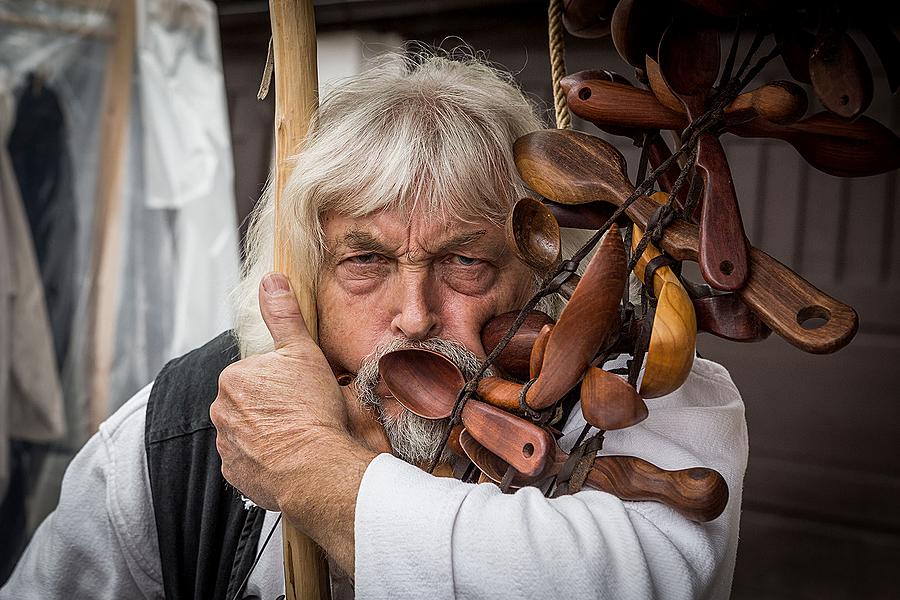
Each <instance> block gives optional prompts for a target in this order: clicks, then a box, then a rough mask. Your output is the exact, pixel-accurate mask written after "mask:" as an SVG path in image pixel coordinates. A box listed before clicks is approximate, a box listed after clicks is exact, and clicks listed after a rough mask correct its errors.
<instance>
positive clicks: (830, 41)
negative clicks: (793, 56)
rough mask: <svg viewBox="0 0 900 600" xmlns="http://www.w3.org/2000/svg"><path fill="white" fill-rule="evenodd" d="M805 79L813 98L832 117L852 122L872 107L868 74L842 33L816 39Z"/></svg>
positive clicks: (855, 48) (828, 33)
mask: <svg viewBox="0 0 900 600" xmlns="http://www.w3.org/2000/svg"><path fill="white" fill-rule="evenodd" d="M809 77H810V80H811V81H812V87H813V90H814V91H815V92H816V96H818V97H819V100H821V101H822V104H823V105H824V106H825V108H827V109H828V110H830V111H831V112H833V113H834V114H836V115H839V116H841V117H844V118H846V119H855V118H856V117H858V116H859V115H861V114H862V113H863V112H865V110H866V109H867V108H869V105H870V104H871V103H872V95H873V91H874V83H873V81H872V71H871V70H870V69H869V66H868V64H866V58H865V56H863V53H862V51H861V50H860V49H859V47H858V46H857V45H856V43H855V42H854V41H853V39H852V38H851V37H850V36H849V35H848V34H847V32H845V31H841V30H839V29H827V30H825V31H823V32H821V33H820V34H819V35H818V36H817V37H816V45H815V46H814V47H813V50H812V53H811V54H810V55H809Z"/></svg>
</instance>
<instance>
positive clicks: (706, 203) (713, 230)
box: [659, 22, 750, 291]
mask: <svg viewBox="0 0 900 600" xmlns="http://www.w3.org/2000/svg"><path fill="white" fill-rule="evenodd" d="M719 61H720V48H719V34H718V32H717V31H716V30H714V29H699V30H697V29H693V28H687V27H685V26H683V25H682V24H681V23H680V22H675V23H672V24H671V25H669V27H668V28H667V29H666V32H665V33H664V34H663V37H662V39H661V40H660V42H659V69H660V72H661V73H662V75H663V78H664V79H665V81H666V84H668V86H669V89H671V90H672V92H673V93H674V94H675V95H676V96H677V97H678V99H679V100H681V103H682V104H683V105H684V108H685V110H686V111H687V115H688V119H689V120H690V121H691V122H695V121H696V120H697V119H698V118H700V116H701V115H702V114H703V113H704V111H705V110H706V97H707V94H708V93H709V90H710V89H711V88H712V86H713V85H715V83H716V78H717V77H718V75H719ZM696 168H697V172H698V173H699V174H700V176H701V177H702V178H703V200H702V206H701V212H700V257H699V261H698V262H699V264H700V271H701V273H702V274H703V278H704V279H705V280H706V281H707V283H709V284H710V285H711V286H713V287H714V288H717V289H720V290H726V291H735V290H739V289H741V288H742V287H743V286H744V283H746V281H747V277H748V275H749V274H750V265H749V261H748V258H747V236H746V235H745V234H744V224H743V222H742V221H741V211H740V207H739V206H738V201H737V195H736V193H735V191H734V183H733V182H732V178H731V169H730V168H729V166H728V159H727V158H726V156H725V151H724V149H723V148H722V144H721V143H720V142H719V139H718V138H717V137H716V136H715V135H713V134H712V133H709V132H704V133H702V134H700V137H699V139H698V141H697V167H696Z"/></svg>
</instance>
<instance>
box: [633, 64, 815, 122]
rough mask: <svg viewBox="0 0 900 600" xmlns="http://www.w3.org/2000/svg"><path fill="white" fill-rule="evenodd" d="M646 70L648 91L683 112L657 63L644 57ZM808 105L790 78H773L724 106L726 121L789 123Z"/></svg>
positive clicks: (668, 105)
mask: <svg viewBox="0 0 900 600" xmlns="http://www.w3.org/2000/svg"><path fill="white" fill-rule="evenodd" d="M645 72H646V74H647V80H648V82H649V84H650V90H651V91H652V92H653V95H654V96H656V99H657V100H659V103H660V104H662V105H663V106H665V107H666V108H668V109H670V110H673V111H675V112H679V113H683V112H684V107H683V105H682V104H681V101H680V100H679V99H678V97H677V96H675V94H674V93H673V92H672V90H671V89H670V88H669V86H668V84H667V83H666V80H665V79H664V78H663V76H662V73H661V72H660V70H659V63H658V62H656V61H655V60H653V58H651V57H649V56H648V57H647V64H646V69H645ZM808 106H809V99H808V98H807V96H806V92H805V91H804V90H803V88H802V87H800V86H799V85H797V84H796V83H793V82H791V81H772V82H770V83H767V84H764V85H762V86H760V87H758V88H756V89H754V90H750V91H748V92H744V93H742V94H738V96H737V97H736V98H735V99H734V100H733V101H732V102H731V103H730V104H729V105H728V106H726V107H725V117H724V118H725V123H726V124H729V125H736V124H738V123H743V122H746V121H750V120H752V119H755V118H757V117H762V118H764V119H766V120H768V121H771V122H773V123H778V124H781V125H788V124H790V123H794V122H796V121H797V120H799V119H801V118H802V117H803V115H804V114H805V113H806V109H807V108H808Z"/></svg>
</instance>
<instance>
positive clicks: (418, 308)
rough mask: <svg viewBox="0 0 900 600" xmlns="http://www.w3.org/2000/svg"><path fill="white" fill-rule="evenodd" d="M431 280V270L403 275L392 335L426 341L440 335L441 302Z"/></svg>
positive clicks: (392, 325)
mask: <svg viewBox="0 0 900 600" xmlns="http://www.w3.org/2000/svg"><path fill="white" fill-rule="evenodd" d="M432 287H433V286H432V284H431V281H430V275H429V269H421V270H419V269H416V270H415V271H410V272H406V273H403V274H402V275H401V277H400V281H399V289H398V290H397V293H396V294H395V296H394V297H395V298H397V305H396V309H395V310H396V312H395V314H394V319H393V321H392V322H391V329H392V331H391V333H392V334H394V335H395V336H403V337H405V338H407V339H410V340H424V339H427V338H430V337H434V336H436V335H438V333H439V331H440V318H439V315H438V311H439V307H438V299H437V298H436V297H435V293H434V290H433V289H432Z"/></svg>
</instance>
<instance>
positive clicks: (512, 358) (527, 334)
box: [481, 310, 553, 381]
mask: <svg viewBox="0 0 900 600" xmlns="http://www.w3.org/2000/svg"><path fill="white" fill-rule="evenodd" d="M518 316H519V311H517V310H515V311H510V312H507V313H503V314H501V315H497V316H496V317H494V318H493V319H491V320H490V321H488V322H487V323H486V324H485V326H484V327H483V328H482V329H481V345H482V346H483V347H484V349H485V351H486V352H490V351H491V350H493V349H494V348H495V347H496V346H497V344H498V343H500V340H501V339H503V336H505V335H506V332H507V331H509V328H510V327H512V324H513V321H515V320H516V317H518ZM551 323H553V319H551V318H550V316H549V315H547V314H545V313H542V312H541V311H538V310H533V311H531V312H530V313H529V314H528V316H527V317H526V318H525V321H524V322H523V323H522V326H521V327H520V328H519V329H518V330H517V331H516V333H515V335H513V337H512V339H510V340H509V343H508V344H507V345H506V347H505V348H504V349H503V351H502V352H500V355H499V356H498V357H497V359H496V360H495V361H494V366H496V367H498V368H499V369H500V370H501V371H502V372H503V373H504V374H506V375H509V376H511V377H514V378H516V379H520V380H522V381H525V380H528V379H530V378H531V376H530V375H529V366H530V364H531V355H532V348H533V347H534V345H535V340H536V339H537V338H538V335H539V333H540V331H541V328H542V327H544V326H545V325H549V324H551Z"/></svg>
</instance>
